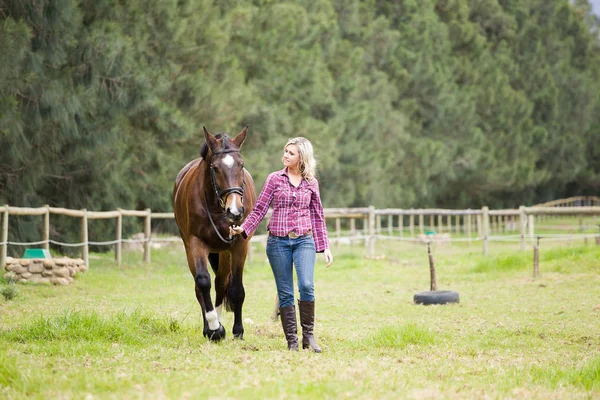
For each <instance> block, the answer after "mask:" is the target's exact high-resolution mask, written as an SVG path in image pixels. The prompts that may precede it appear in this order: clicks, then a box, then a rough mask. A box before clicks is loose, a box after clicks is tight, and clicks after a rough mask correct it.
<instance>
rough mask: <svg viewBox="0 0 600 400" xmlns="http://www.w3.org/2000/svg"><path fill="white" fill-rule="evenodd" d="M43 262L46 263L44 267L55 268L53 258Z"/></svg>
mask: <svg viewBox="0 0 600 400" xmlns="http://www.w3.org/2000/svg"><path fill="white" fill-rule="evenodd" d="M43 264H44V268H46V269H52V268H54V261H53V260H44V261H43Z"/></svg>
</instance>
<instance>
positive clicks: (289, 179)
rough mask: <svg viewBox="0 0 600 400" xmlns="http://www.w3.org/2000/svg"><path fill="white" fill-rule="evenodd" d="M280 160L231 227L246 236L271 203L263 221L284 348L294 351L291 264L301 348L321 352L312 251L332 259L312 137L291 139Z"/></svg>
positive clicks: (236, 232) (295, 344)
mask: <svg viewBox="0 0 600 400" xmlns="http://www.w3.org/2000/svg"><path fill="white" fill-rule="evenodd" d="M282 162H283V166H284V168H283V169H282V170H280V171H276V172H273V173H271V174H270V175H269V176H268V177H267V180H266V182H265V185H264V186H263V189H262V192H261V193H260V196H259V197H258V199H257V201H256V204H255V205H254V209H253V210H252V212H251V213H250V214H249V215H248V217H246V219H245V220H244V222H243V223H242V224H241V225H240V226H235V225H234V226H232V227H231V228H230V232H231V234H232V235H238V234H241V235H242V236H243V237H244V238H247V237H248V236H249V235H251V234H252V233H253V232H254V231H255V230H256V228H257V227H258V225H259V224H260V222H261V221H262V219H263V218H264V217H265V214H266V213H267V211H268V209H269V206H270V205H271V204H273V215H272V216H271V219H270V220H269V224H268V225H267V230H268V231H269V238H268V240H267V257H268V259H269V264H271V269H272V270H273V276H274V277H275V284H276V285H277V295H278V297H279V313H280V315H281V324H282V326H283V332H284V333H285V337H286V339H287V343H288V349H290V350H295V351H298V328H297V325H296V308H295V306H294V276H293V273H292V264H293V265H295V267H296V277H297V280H298V291H299V292H300V299H299V300H298V307H299V309H300V325H301V326H302V348H303V349H307V348H309V347H310V348H311V349H312V350H313V351H314V352H315V353H320V352H321V348H320V347H319V345H317V342H316V341H315V338H314V335H313V328H314V322H315V296H314V269H315V259H316V254H315V253H324V255H325V261H326V262H327V266H326V267H329V266H330V265H331V263H332V262H333V256H332V255H331V251H330V250H329V240H328V239H327V227H326V226H325V216H324V213H323V206H322V204H321V197H320V194H319V183H318V182H317V179H316V178H315V172H316V165H317V162H316V160H315V159H314V157H313V147H312V144H311V143H310V141H308V139H305V138H303V137H297V138H294V139H290V140H289V141H288V142H287V143H286V145H285V147H284V149H283V158H282Z"/></svg>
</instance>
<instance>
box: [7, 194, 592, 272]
mask: <svg viewBox="0 0 600 400" xmlns="http://www.w3.org/2000/svg"><path fill="white" fill-rule="evenodd" d="M596 199H597V198H596V197H589V198H584V197H578V198H571V199H567V200H569V201H570V203H568V204H581V205H582V206H564V205H562V204H565V203H559V202H556V204H561V205H560V206H557V207H552V206H548V205H549V204H550V203H546V204H544V205H539V206H534V207H525V206H521V207H519V209H501V210H490V209H489V208H488V207H487V206H484V207H482V208H481V209H466V210H450V209H438V208H431V209H395V208H385V209H375V208H374V207H372V206H371V207H362V208H326V209H325V218H326V220H329V221H331V220H333V221H335V230H332V229H330V235H329V236H330V240H331V241H332V242H336V241H342V240H350V241H356V240H360V241H363V242H364V244H365V246H366V247H367V248H368V253H369V255H370V256H373V255H374V251H375V250H374V246H375V241H376V240H377V239H389V238H391V237H393V235H394V234H395V233H396V232H397V239H398V240H405V241H423V240H427V239H426V238H424V237H423V236H424V235H425V236H427V235H431V234H432V233H435V232H433V231H432V230H433V229H437V231H436V232H439V233H442V232H444V231H445V232H448V233H452V232H454V233H457V234H458V233H462V234H464V235H465V236H466V237H465V238H460V239H456V238H455V239H453V240H454V241H457V240H460V241H469V242H472V241H481V242H482V248H483V253H484V254H487V253H488V242H489V241H506V240H513V241H520V247H521V249H522V250H524V249H525V242H526V240H527V239H529V240H533V238H534V236H535V228H534V218H535V217H536V216H537V217H550V216H565V215H570V216H579V217H580V219H581V218H582V217H584V216H598V215H600V201H598V202H596ZM596 203H597V204H598V205H597V206H596V205H595V204H596ZM589 204H592V205H589ZM0 213H1V215H2V225H1V232H0V266H3V265H4V264H5V262H6V257H7V253H8V246H9V245H17V246H28V245H29V246H31V245H41V246H42V247H43V248H45V249H49V247H50V244H51V243H52V244H57V245H62V246H73V247H76V246H79V247H81V257H82V258H83V260H84V262H85V263H86V265H88V266H89V246H90V245H111V246H112V245H114V246H115V260H116V262H117V263H118V264H119V265H120V264H121V254H122V244H123V243H131V242H141V243H143V246H144V261H145V262H148V263H149V262H150V259H151V244H152V242H153V241H155V242H160V241H165V240H170V239H160V238H153V237H152V232H151V226H152V220H153V219H174V213H172V212H160V213H157V212H155V213H153V212H152V211H151V210H150V209H146V210H123V209H117V210H114V211H88V210H86V209H83V210H71V209H66V208H59V207H50V206H48V205H45V206H43V207H37V208H30V207H13V206H9V205H5V206H4V207H0ZM270 213H271V211H269V213H268V214H267V218H269V217H270ZM51 214H57V215H66V216H70V217H74V218H81V241H80V242H79V243H61V242H57V241H55V240H51V239H50V215H51ZM11 215H14V216H22V215H27V216H42V217H43V224H42V239H41V240H40V241H36V242H27V243H20V242H10V241H9V240H8V227H9V224H8V220H9V217H10V216H11ZM123 217H139V218H144V233H143V235H144V236H143V239H123V229H122V227H123ZM385 217H387V233H388V234H387V236H386V235H383V234H382V232H383V229H382V219H384V218H385ZM461 218H462V221H461ZM90 219H115V220H116V238H115V240H111V241H105V242H91V241H89V238H88V221H89V220H90ZM426 219H429V223H428V224H427V225H426V224H425V220H426ZM444 219H445V221H444ZM453 219H454V224H453V223H452V220H453ZM357 220H360V221H362V230H358V229H357V227H356V221H357ZM342 221H344V222H345V223H346V226H347V228H348V229H347V232H349V234H348V235H342V228H341V226H342ZM394 221H397V224H394ZM426 228H427V229H426ZM510 231H515V232H518V234H516V235H513V236H514V237H512V238H509V237H507V236H498V235H496V236H493V235H490V233H493V232H497V233H498V232H510ZM405 233H406V234H407V236H405ZM473 234H475V236H473ZM546 236H547V235H546ZM571 236H572V235H571ZM584 236H585V235H584ZM587 236H590V235H587ZM587 236H586V237H587ZM582 237H583V236H582ZM265 238H266V236H265V235H255V236H254V237H253V238H252V241H264V239H265Z"/></svg>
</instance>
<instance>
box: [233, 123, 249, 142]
mask: <svg viewBox="0 0 600 400" xmlns="http://www.w3.org/2000/svg"><path fill="white" fill-rule="evenodd" d="M246 132H248V125H246V127H245V128H244V129H242V130H241V131H240V133H238V134H237V136H236V137H235V138H234V139H233V143H235V145H236V146H237V147H238V148H241V147H242V144H243V143H244V140H246Z"/></svg>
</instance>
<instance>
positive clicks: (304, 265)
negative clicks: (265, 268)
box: [267, 235, 317, 307]
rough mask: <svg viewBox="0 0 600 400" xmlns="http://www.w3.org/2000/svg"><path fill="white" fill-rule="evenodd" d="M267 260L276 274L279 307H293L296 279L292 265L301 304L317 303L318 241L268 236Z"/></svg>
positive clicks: (304, 237)
mask: <svg viewBox="0 0 600 400" xmlns="http://www.w3.org/2000/svg"><path fill="white" fill-rule="evenodd" d="M267 257H268V259H269V263H270V264H271V270H273V276H274V277H275V284H276V285H277V295H278V296H279V307H287V306H292V305H294V275H293V272H292V263H293V265H294V266H295V267H296V277H297V279H298V291H299V292H300V300H303V301H315V290H314V289H315V282H314V272H315V260H316V257H317V255H316V251H315V241H314V239H313V237H312V235H309V236H301V237H299V238H296V239H291V238H288V237H277V236H272V235H269V238H268V239H267Z"/></svg>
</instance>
